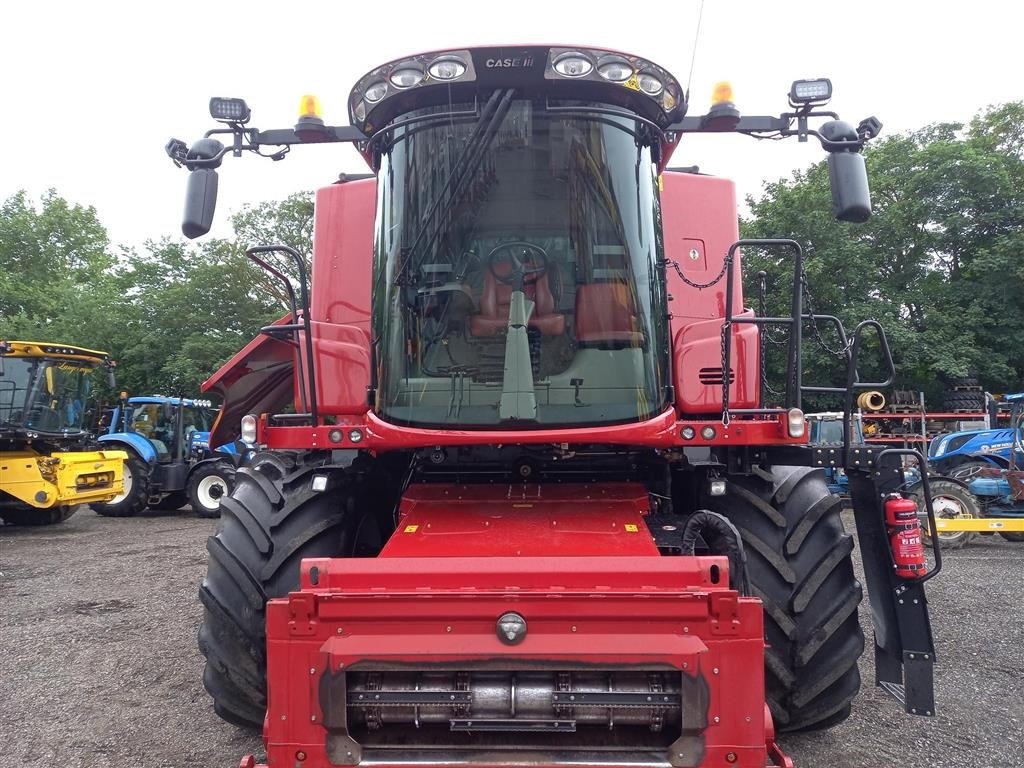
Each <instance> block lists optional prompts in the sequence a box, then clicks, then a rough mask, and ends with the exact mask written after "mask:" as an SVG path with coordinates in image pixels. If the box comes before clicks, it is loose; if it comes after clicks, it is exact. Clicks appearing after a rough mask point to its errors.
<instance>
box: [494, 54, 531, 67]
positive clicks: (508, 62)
mask: <svg viewBox="0 0 1024 768" xmlns="http://www.w3.org/2000/svg"><path fill="white" fill-rule="evenodd" d="M484 66H485V67H487V68H488V69H526V68H527V67H532V66H533V56H516V57H514V58H507V59H487V60H486V61H485V62H484Z"/></svg>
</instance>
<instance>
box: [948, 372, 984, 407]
mask: <svg viewBox="0 0 1024 768" xmlns="http://www.w3.org/2000/svg"><path fill="white" fill-rule="evenodd" d="M942 410H944V411H947V412H950V413H958V412H961V411H983V410H985V392H984V391H983V390H982V388H981V386H980V381H979V380H978V377H977V376H964V377H962V378H958V379H950V380H949V389H947V390H946V394H945V396H944V397H943V400H942Z"/></svg>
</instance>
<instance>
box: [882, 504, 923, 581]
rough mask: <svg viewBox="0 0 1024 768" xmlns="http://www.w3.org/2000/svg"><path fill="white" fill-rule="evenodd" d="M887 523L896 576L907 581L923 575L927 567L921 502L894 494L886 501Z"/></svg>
mask: <svg viewBox="0 0 1024 768" xmlns="http://www.w3.org/2000/svg"><path fill="white" fill-rule="evenodd" d="M885 523H886V526H887V532H888V534H889V547H890V548H891V549H892V560H893V562H894V563H896V575H897V576H902V577H903V578H905V579H912V578H916V577H918V576H923V575H924V573H925V570H926V568H927V565H926V564H925V560H924V536H923V534H922V533H921V522H920V521H919V520H918V517H917V503H916V502H914V501H913V500H912V499H904V498H903V497H902V496H900V495H899V494H896V493H894V494H892V495H891V496H889V497H888V498H887V499H886V500H885Z"/></svg>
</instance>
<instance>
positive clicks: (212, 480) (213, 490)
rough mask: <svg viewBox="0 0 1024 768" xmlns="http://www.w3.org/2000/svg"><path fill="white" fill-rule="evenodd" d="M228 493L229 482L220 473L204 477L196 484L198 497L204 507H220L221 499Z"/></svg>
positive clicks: (211, 508)
mask: <svg viewBox="0 0 1024 768" xmlns="http://www.w3.org/2000/svg"><path fill="white" fill-rule="evenodd" d="M226 493H227V483H225V482H224V478H223V477H221V476H219V475H210V476H209V477H204V478H203V479H202V480H200V481H199V484H198V485H197V486H196V498H197V499H198V500H199V503H200V504H202V505H203V508H204V509H210V510H213V509H220V500H221V497H222V496H224V494H226Z"/></svg>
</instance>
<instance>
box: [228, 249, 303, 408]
mask: <svg viewBox="0 0 1024 768" xmlns="http://www.w3.org/2000/svg"><path fill="white" fill-rule="evenodd" d="M279 251H280V252H282V253H287V254H288V255H289V256H291V257H292V260H293V261H294V262H295V268H296V270H297V271H298V275H299V301H300V302H301V304H299V303H298V302H296V297H295V289H294V288H293V287H292V281H291V280H290V279H289V278H288V276H287V275H285V274H284V273H282V272H281V271H280V270H278V269H277V268H275V267H274V266H272V265H271V264H268V263H267V262H266V261H265V260H263V259H261V258H260V257H259V255H258V254H261V253H277V252H279ZM245 255H246V256H248V257H249V259H251V260H252V261H253V262H255V263H256V264H258V265H259V266H260V267H261V268H262V269H264V270H265V271H267V272H269V273H270V274H271V275H273V276H274V277H276V278H277V279H278V280H280V281H281V283H282V284H283V285H284V287H285V291H287V293H288V302H289V304H290V306H291V311H292V321H291V322H290V323H281V324H279V325H268V326H265V327H263V328H260V333H263V334H266V335H267V336H272V337H274V338H285V339H290V340H291V341H292V343H293V344H294V345H295V349H296V352H297V354H298V358H299V360H298V365H296V366H295V370H296V372H297V373H298V376H299V398H300V405H301V409H302V412H301V413H295V414H288V416H289V420H293V421H308V422H309V423H310V425H311V426H314V427H315V426H317V424H319V414H318V412H317V402H316V366H315V364H314V362H313V334H312V327H311V323H310V319H309V289H308V287H307V285H308V282H307V280H306V261H305V259H303V258H302V254H300V253H299V252H298V251H296V250H295V249H294V248H292V247H290V246H287V245H258V246H255V247H253V248H250V249H249V250H247V251H246V252H245ZM300 309H301V310H302V317H301V319H300V317H299V310H300ZM300 332H301V333H304V334H305V344H304V345H303V344H301V343H300V335H299V334H300ZM303 346H305V358H306V360H305V370H303V364H302V363H303V360H302V358H303V349H302V347H303ZM307 384H308V386H307Z"/></svg>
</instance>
